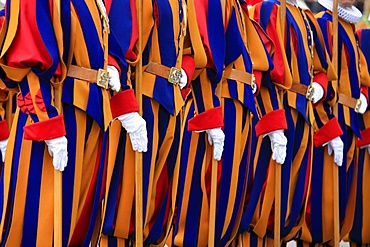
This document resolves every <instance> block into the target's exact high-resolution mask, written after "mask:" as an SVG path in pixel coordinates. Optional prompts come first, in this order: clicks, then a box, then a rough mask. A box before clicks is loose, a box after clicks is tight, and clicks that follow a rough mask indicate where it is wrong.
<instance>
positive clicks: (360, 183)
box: [344, 29, 370, 246]
mask: <svg viewBox="0 0 370 247" xmlns="http://www.w3.org/2000/svg"><path fill="white" fill-rule="evenodd" d="M357 34H358V37H359V44H360V47H361V50H362V52H363V54H364V56H365V58H366V62H367V64H370V47H369V45H368V44H369V41H370V29H361V30H358V31H357ZM368 71H369V72H370V70H369V66H368ZM369 110H370V109H369V106H368V108H367V110H366V112H365V113H364V114H363V115H362V116H361V117H360V128H361V139H360V138H358V139H357V141H356V146H357V150H356V153H357V155H358V156H357V157H358V158H357V174H356V176H357V179H356V192H355V196H354V198H355V207H354V208H355V210H354V218H353V225H352V228H351V231H350V232H349V234H348V235H347V236H345V237H344V240H345V241H348V242H351V246H368V245H369V244H370V222H369V217H370V215H369V210H368V208H369V203H370V199H369V194H370V185H369V183H368V178H369V172H370V171H369V168H370V167H369V164H370V149H369V144H370V111H369Z"/></svg>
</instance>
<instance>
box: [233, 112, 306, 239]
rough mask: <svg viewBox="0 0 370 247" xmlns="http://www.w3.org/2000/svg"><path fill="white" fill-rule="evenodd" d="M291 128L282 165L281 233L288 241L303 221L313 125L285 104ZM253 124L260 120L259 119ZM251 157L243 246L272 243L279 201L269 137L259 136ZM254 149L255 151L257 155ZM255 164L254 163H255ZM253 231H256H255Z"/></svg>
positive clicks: (243, 223)
mask: <svg viewBox="0 0 370 247" xmlns="http://www.w3.org/2000/svg"><path fill="white" fill-rule="evenodd" d="M285 113H286V119H287V123H288V129H287V130H286V131H285V136H286V137H287V139H288V144H287V156H286V159H285V162H284V164H283V165H282V169H281V170H282V174H281V198H280V200H281V208H280V218H281V222H280V233H281V236H280V237H281V238H282V240H284V241H289V240H290V239H292V238H293V237H294V236H296V234H297V232H298V231H299V229H300V227H301V225H302V223H303V220H302V218H303V212H304V209H305V206H306V197H307V190H308V184H309V176H310V170H311V154H312V150H311V149H312V142H311V138H312V137H311V135H312V132H311V127H310V126H309V125H308V124H307V123H306V121H305V119H304V118H303V117H302V116H301V115H300V114H299V113H298V111H296V110H295V109H293V108H290V107H285ZM254 121H255V122H254V123H253V126H255V124H256V123H257V121H256V120H254ZM253 148H255V150H256V151H255V156H253V155H252V156H251V162H252V164H253V167H251V168H250V170H251V174H252V175H251V177H250V179H249V181H248V184H249V185H250V186H249V187H248V194H247V197H246V201H245V205H246V210H245V212H244V214H243V218H242V221H241V227H240V234H241V235H242V236H239V237H238V242H241V243H243V246H263V245H265V246H269V245H271V244H272V243H273V241H269V240H267V239H266V238H273V233H274V229H273V227H274V210H275V207H274V200H275V166H276V165H278V164H276V162H275V161H273V160H272V159H271V153H272V151H271V147H270V140H269V138H268V136H266V137H264V138H263V137H262V136H260V137H259V138H257V137H255V136H254V138H253V141H252V149H253ZM253 153H254V152H252V153H251V154H253ZM252 164H251V165H252ZM251 231H253V232H252V233H251Z"/></svg>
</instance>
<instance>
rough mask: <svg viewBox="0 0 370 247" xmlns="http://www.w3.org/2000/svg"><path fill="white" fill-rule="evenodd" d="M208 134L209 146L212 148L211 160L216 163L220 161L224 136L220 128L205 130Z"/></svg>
mask: <svg viewBox="0 0 370 247" xmlns="http://www.w3.org/2000/svg"><path fill="white" fill-rule="evenodd" d="M206 132H207V134H208V142H209V145H211V146H212V145H214V147H213V158H214V159H215V160H217V161H220V160H221V157H222V152H223V151H224V142H225V134H224V132H223V131H222V130H221V127H218V128H214V129H208V130H206Z"/></svg>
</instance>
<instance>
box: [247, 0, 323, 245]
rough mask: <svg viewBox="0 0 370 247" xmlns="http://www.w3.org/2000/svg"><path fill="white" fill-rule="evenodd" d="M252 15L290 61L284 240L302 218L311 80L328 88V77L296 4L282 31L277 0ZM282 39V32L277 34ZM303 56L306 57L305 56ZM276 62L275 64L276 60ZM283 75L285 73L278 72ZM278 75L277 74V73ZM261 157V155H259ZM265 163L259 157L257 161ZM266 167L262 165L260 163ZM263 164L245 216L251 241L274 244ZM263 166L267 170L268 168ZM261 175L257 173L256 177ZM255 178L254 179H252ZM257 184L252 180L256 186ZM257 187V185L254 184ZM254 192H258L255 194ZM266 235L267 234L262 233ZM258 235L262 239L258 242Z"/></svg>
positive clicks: (270, 180)
mask: <svg viewBox="0 0 370 247" xmlns="http://www.w3.org/2000/svg"><path fill="white" fill-rule="evenodd" d="M250 13H251V17H252V18H253V19H255V20H257V21H258V22H259V23H260V25H261V26H262V27H263V28H264V29H265V31H267V34H269V36H270V37H271V38H272V39H273V40H274V42H275V44H277V43H279V45H280V47H282V49H283V47H285V54H283V56H286V59H287V61H288V64H289V69H285V70H284V71H289V70H290V73H291V76H292V80H293V81H292V84H291V86H290V88H289V90H287V92H286V93H284V94H283V98H282V102H283V105H284V110H285V118H286V122H287V130H286V131H285V133H284V134H285V136H286V137H287V154H286V158H285V162H284V164H282V174H281V176H282V178H281V181H282V184H281V212H280V214H281V222H280V229H281V238H282V239H283V240H284V241H288V240H290V239H292V238H294V237H295V236H296V234H297V232H298V231H299V229H300V227H301V225H302V223H303V217H302V216H303V212H304V208H305V205H306V196H307V189H308V183H309V176H310V170H311V155H312V147H313V143H312V138H313V129H312V124H313V122H314V115H313V106H312V102H311V100H312V99H311V98H310V95H308V92H309V91H310V88H311V87H313V84H315V83H316V84H319V85H320V87H321V88H323V90H324V92H325V89H326V88H327V83H328V78H327V76H326V67H325V66H324V64H322V63H321V61H320V59H319V57H317V56H313V55H314V54H315V52H316V51H315V50H316V49H317V47H314V46H313V43H312V40H313V38H314V37H313V35H314V34H313V33H312V30H311V26H310V24H309V19H308V16H307V14H306V13H305V12H304V11H303V10H302V9H300V8H298V7H296V6H294V5H292V4H287V9H286V27H285V32H286V33H285V34H284V35H282V34H280V33H276V30H280V29H279V28H277V27H280V26H281V23H280V20H279V13H280V7H279V2H277V1H264V2H262V3H259V4H257V5H255V6H254V7H252V8H251V9H250ZM281 36H284V37H285V40H284V42H282V43H281V41H279V38H278V37H281ZM280 40H281V38H280ZM304 58H305V59H304ZM275 61H277V62H278V63H280V66H283V65H284V64H283V63H282V61H281V59H280V60H277V58H275V59H274V62H275ZM274 66H275V68H276V67H277V66H278V64H274ZM281 76H284V74H282V75H281ZM280 81H281V78H280ZM260 159H261V160H260ZM264 159H265V161H264V162H265V163H266V162H267V163H268V162H269V161H270V159H269V158H268V159H267V160H266V157H264V154H261V155H260V156H259V160H258V161H260V162H261V161H262V160H264ZM261 163H263V162H261ZM262 167H264V168H262ZM256 169H257V170H256V171H258V169H264V170H262V171H260V173H259V174H260V176H266V177H265V178H264V179H265V182H264V183H262V184H261V183H257V184H259V186H260V188H261V189H262V192H261V193H257V192H256V193H255V194H251V198H250V199H249V200H250V201H252V200H253V201H256V200H257V201H258V204H257V209H256V211H255V215H253V213H254V212H253V211H252V210H251V211H248V213H249V214H252V215H253V217H252V216H251V215H249V216H248V215H247V217H248V218H247V219H248V221H250V227H251V228H250V230H251V231H252V234H251V235H250V237H249V239H248V240H247V241H249V245H250V246H255V245H257V244H262V243H263V244H267V245H270V244H272V242H273V241H272V239H271V238H273V232H274V229H273V218H274V212H273V210H274V205H273V201H274V189H275V188H274V183H275V180H274V173H275V170H274V169H268V166H267V164H264V166H262V165H260V166H259V167H258V166H257V168H256ZM265 172H267V175H266V173H265ZM258 179H260V178H258ZM256 181H257V180H256ZM257 184H256V185H255V186H257ZM256 191H258V189H256ZM255 197H257V198H255ZM248 221H246V222H245V225H243V224H244V223H242V227H243V229H244V230H248V223H249V222H248ZM265 237H268V238H265ZM261 241H262V243H261Z"/></svg>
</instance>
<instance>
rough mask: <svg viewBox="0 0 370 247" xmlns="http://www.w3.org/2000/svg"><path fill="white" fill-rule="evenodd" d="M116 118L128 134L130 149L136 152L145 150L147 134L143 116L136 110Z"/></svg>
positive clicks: (146, 147) (146, 148)
mask: <svg viewBox="0 0 370 247" xmlns="http://www.w3.org/2000/svg"><path fill="white" fill-rule="evenodd" d="M117 119H118V120H119V121H121V124H122V127H123V128H125V130H126V131H127V133H128V134H129V136H130V140H131V144H132V149H133V150H135V151H138V152H146V151H147V150H148V134H147V131H146V122H145V120H144V118H142V117H141V116H140V115H139V113H137V112H130V113H125V114H122V115H121V116H119V117H117Z"/></svg>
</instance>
